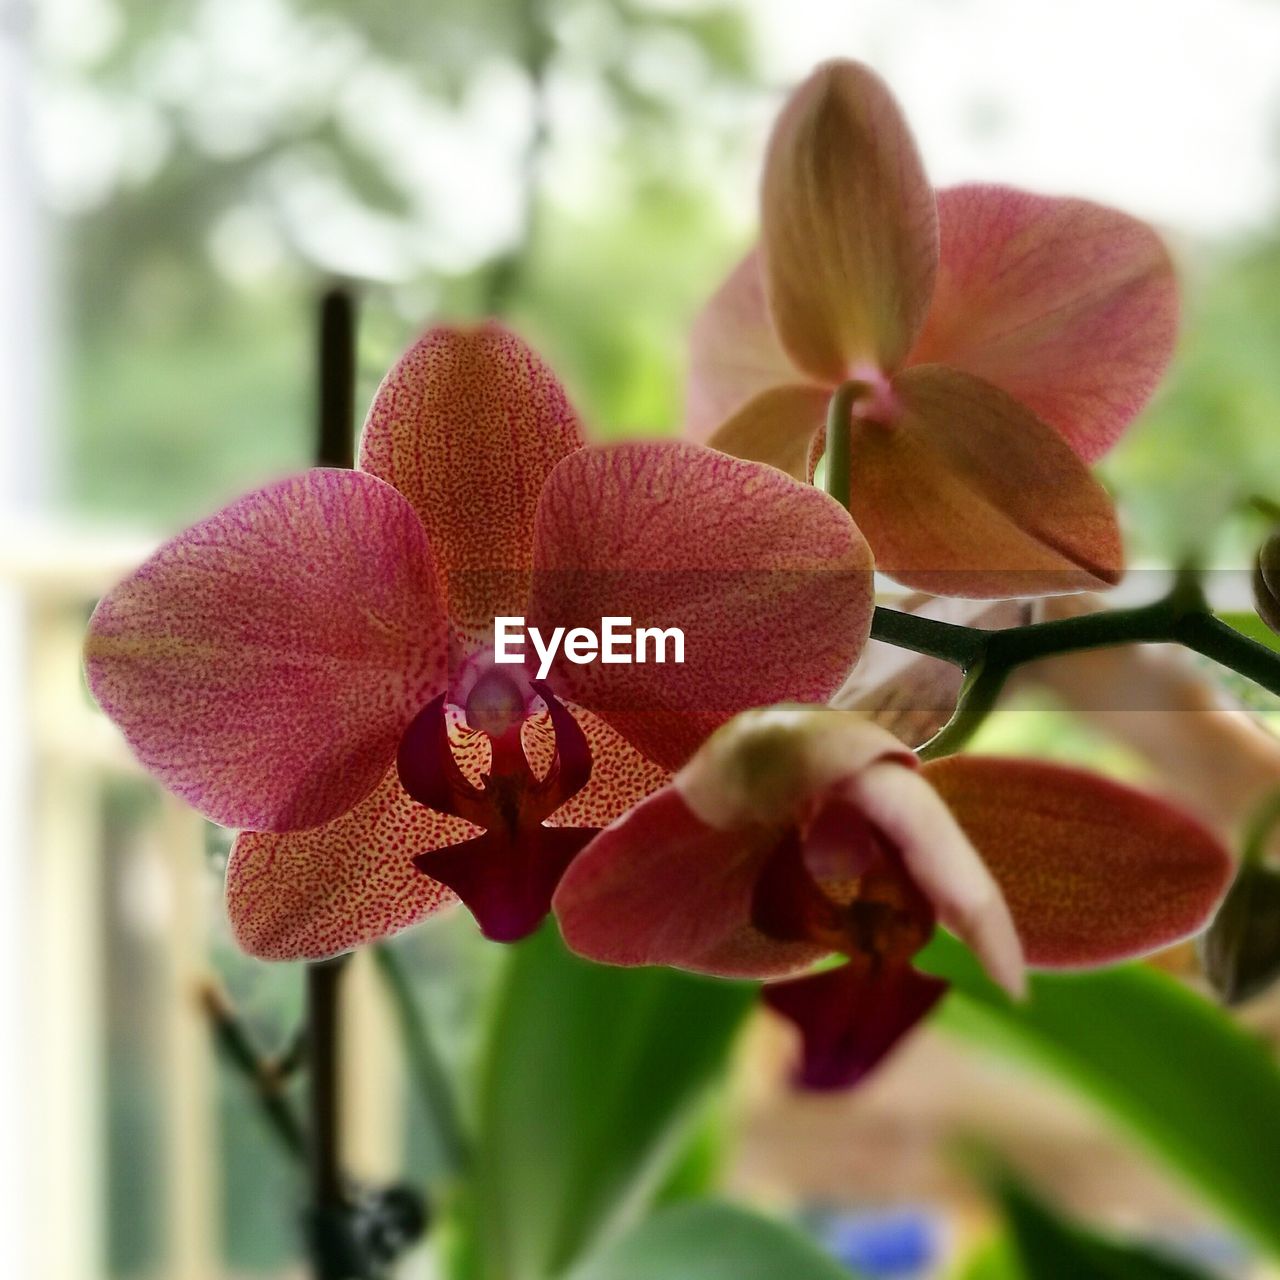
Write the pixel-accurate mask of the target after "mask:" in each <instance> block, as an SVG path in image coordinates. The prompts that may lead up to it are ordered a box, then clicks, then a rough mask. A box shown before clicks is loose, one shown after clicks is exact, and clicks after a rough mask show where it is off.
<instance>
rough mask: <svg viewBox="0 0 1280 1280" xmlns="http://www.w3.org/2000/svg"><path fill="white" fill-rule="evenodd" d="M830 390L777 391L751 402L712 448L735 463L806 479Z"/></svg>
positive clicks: (723, 429)
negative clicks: (770, 468)
mask: <svg viewBox="0 0 1280 1280" xmlns="http://www.w3.org/2000/svg"><path fill="white" fill-rule="evenodd" d="M828 399H829V397H828V394H827V392H826V391H824V390H822V389H821V388H819V387H813V386H798V385H795V384H794V383H793V384H791V385H789V386H778V387H771V388H770V389H769V390H767V391H762V392H761V393H760V394H759V395H758V396H755V397H754V398H753V399H751V400H749V401H747V403H746V404H744V405H743V406H742V408H741V409H739V410H738V412H737V413H736V414H734V415H733V417H731V418H730V419H729V420H728V421H727V422H725V423H723V424H721V426H720V427H719V429H718V430H716V431H713V432H712V433H711V438H710V439H709V440H708V441H707V443H708V444H709V445H710V446H711V447H712V448H713V449H719V450H720V451H721V452H723V453H731V454H732V455H733V456H734V457H735V458H750V459H751V460H752V461H754V462H767V463H768V464H769V465H770V466H773V467H777V468H778V470H779V471H785V472H787V473H788V474H789V475H793V476H795V478H796V479H797V480H803V479H805V478H806V475H805V468H806V465H807V462H808V457H809V445H810V442H811V441H812V440H813V434H814V432H815V431H817V430H819V429H820V428H821V427H822V424H823V422H824V421H825V420H826V414H827V400H828Z"/></svg>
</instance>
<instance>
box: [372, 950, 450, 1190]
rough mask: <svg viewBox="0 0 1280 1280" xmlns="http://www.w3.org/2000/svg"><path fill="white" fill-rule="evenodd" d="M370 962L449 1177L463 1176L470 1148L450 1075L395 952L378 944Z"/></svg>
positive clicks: (407, 976)
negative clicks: (392, 1012) (388, 1001)
mask: <svg viewBox="0 0 1280 1280" xmlns="http://www.w3.org/2000/svg"><path fill="white" fill-rule="evenodd" d="M373 959H374V962H375V963H376V965H377V967H378V974H379V976H380V977H381V978H382V980H383V982H384V983H385V985H386V988H387V994H388V995H389V996H390V998H391V1004H392V1007H393V1009H394V1010H395V1015H396V1021H397V1022H398V1023H399V1026H400V1034H401V1039H402V1041H403V1044H404V1050H405V1054H406V1056H407V1057H408V1060H409V1069H410V1072H411V1074H412V1077H413V1081H414V1084H415V1085H416V1086H417V1089H418V1094H419V1097H420V1099H421V1102H422V1107H423V1110H424V1111H425V1112H426V1115H427V1120H428V1121H429V1122H430V1124H431V1125H432V1127H433V1129H434V1132H435V1138H436V1144H437V1147H438V1148H439V1151H440V1154H441V1158H442V1160H443V1163H444V1166H445V1168H446V1169H447V1170H448V1172H449V1173H450V1174H452V1175H455V1176H457V1175H459V1174H462V1173H464V1172H465V1171H466V1169H467V1167H468V1165H469V1163H470V1159H471V1151H470V1146H469V1143H468V1142H467V1137H466V1133H465V1131H464V1130H463V1127H462V1120H461V1118H460V1116H459V1115H458V1103H457V1098H456V1097H455V1095H454V1090H453V1086H452V1084H451V1083H450V1081H449V1074H448V1072H447V1071H446V1070H445V1066H444V1063H443V1062H442V1061H441V1058H440V1054H439V1052H438V1051H437V1049H436V1046H435V1043H434V1041H433V1040H432V1038H431V1034H430V1032H429V1031H428V1029H427V1024H426V1021H425V1019H424V1018H423V1017H422V1013H421V1011H420V1010H419V1008H418V1002H417V1000H416V999H415V998H414V994H413V985H412V983H411V982H410V981H409V975H408V974H407V973H406V972H405V968H404V965H403V963H402V962H401V959H400V956H399V955H398V954H397V952H396V950H395V948H394V947H393V946H391V945H389V944H387V943H384V942H382V943H378V944H377V945H376V946H375V947H374V948H373Z"/></svg>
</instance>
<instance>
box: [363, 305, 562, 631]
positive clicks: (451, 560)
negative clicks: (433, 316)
mask: <svg viewBox="0 0 1280 1280" xmlns="http://www.w3.org/2000/svg"><path fill="white" fill-rule="evenodd" d="M582 443H583V436H582V428H581V427H580V425H579V423H578V418H577V416H576V414H575V413H574V411H573V408H572V406H571V405H570V404H569V401H568V399H567V398H566V397H565V393H564V390H563V389H562V388H561V386H560V384H559V382H557V381H556V377H555V375H554V374H553V373H552V372H551V370H550V369H549V368H547V366H546V365H545V364H544V363H543V362H542V361H541V360H540V359H539V357H538V356H537V355H536V354H535V353H534V352H533V351H532V350H530V348H529V347H527V346H526V345H525V344H524V343H523V342H522V341H521V340H520V339H519V338H517V337H516V336H515V335H514V334H512V333H510V332H508V331H507V330H506V329H503V328H502V327H500V326H499V325H496V324H486V325H483V326H481V327H479V328H477V329H470V330H464V329H452V328H439V329H432V330H430V331H429V332H428V333H426V334H425V335H424V336H423V337H422V338H420V339H419V340H418V341H417V342H416V343H415V344H414V345H413V346H412V347H410V348H409V350H408V351H407V352H406V353H405V355H404V356H403V357H401V359H400V362H399V363H398V364H397V365H396V366H395V368H394V369H392V370H391V372H390V373H389V374H388V375H387V377H386V379H385V380H384V382H383V383H382V386H381V387H379V389H378V394H377V396H376V397H375V399H374V402H373V407H372V408H371V409H370V411H369V418H368V421H367V422H366V423H365V428H364V435H363V437H362V439H361V442H360V466H361V468H362V469H363V470H365V471H368V472H370V473H371V474H372V475H376V476H379V477H381V478H382V479H383V480H386V481H387V482H388V483H389V484H392V485H394V486H395V487H396V488H397V489H399V490H400V492H401V493H403V494H404V495H405V497H406V498H408V499H409V501H410V502H412V503H413V505H414V507H415V509H416V510H417V512H418V515H419V516H420V517H421V519H422V523H423V525H424V526H425V528H426V530H427V533H428V535H429V537H430V539H431V547H432V550H433V551H434V553H435V556H436V564H437V568H438V570H439V573H440V576H441V579H442V581H443V585H444V589H445V592H446V596H447V599H448V604H449V615H450V617H451V618H452V620H453V621H454V624H455V626H456V627H457V628H458V630H459V631H460V632H462V633H463V634H465V635H466V636H468V637H469V638H471V639H473V640H478V641H489V640H491V639H492V636H491V629H492V621H493V618H494V617H495V616H498V615H504V614H505V615H511V614H519V613H521V612H522V610H523V606H524V601H525V597H526V594H527V592H528V574H529V569H530V567H531V565H532V559H533V523H534V513H535V511H536V509H537V504H538V494H539V492H540V491H541V489H542V483H543V481H544V480H545V479H546V477H547V475H548V474H549V473H550V471H551V469H552V468H553V467H554V466H555V465H556V463H557V462H559V461H560V460H561V458H563V457H565V455H566V454H569V453H572V452H573V451H574V450H575V449H578V448H580V447H581V445H582Z"/></svg>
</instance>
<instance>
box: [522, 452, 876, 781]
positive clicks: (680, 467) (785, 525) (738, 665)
mask: <svg viewBox="0 0 1280 1280" xmlns="http://www.w3.org/2000/svg"><path fill="white" fill-rule="evenodd" d="M536 563H537V570H536V574H535V581H534V590H533V596H532V599H531V603H530V608H529V620H530V622H531V624H533V625H535V626H538V627H539V628H540V629H542V630H543V631H544V633H545V632H546V631H547V630H548V629H549V628H550V627H552V626H563V627H566V628H573V627H577V626H582V627H587V628H590V629H592V630H598V629H599V628H600V626H601V619H602V618H603V617H606V616H613V617H623V618H631V619H632V625H633V626H635V627H657V628H679V629H681V630H682V631H683V633H684V662H683V663H675V662H674V661H672V658H673V657H674V652H675V650H674V640H669V641H668V653H667V661H666V662H665V663H663V664H659V663H657V662H655V661H653V660H652V658H653V657H654V648H655V647H656V646H653V645H651V646H650V648H649V658H650V661H648V662H646V663H643V664H641V663H635V662H633V663H630V664H608V663H604V662H599V661H596V662H592V663H590V664H588V665H575V664H573V663H571V662H569V661H567V660H566V659H565V657H564V656H562V657H561V659H560V661H559V662H558V663H557V665H556V667H555V670H554V676H553V683H554V685H555V687H556V689H557V691H558V692H559V693H561V695H562V696H564V697H566V698H568V699H570V700H572V701H573V702H576V703H579V704H580V705H582V706H585V707H588V708H589V709H590V710H592V711H594V712H596V713H597V714H599V715H600V716H602V717H603V718H604V719H605V720H607V721H609V722H610V723H611V724H612V725H613V726H614V728H616V729H617V730H618V731H619V732H620V733H622V735H623V736H624V737H625V738H627V739H628V740H629V741H630V742H631V743H632V744H633V745H634V746H635V747H637V748H638V749H639V750H640V751H641V752H642V753H643V754H644V755H645V756H647V757H648V758H649V759H650V760H653V761H655V762H656V763H658V764H660V765H663V766H665V767H668V768H675V767H677V766H678V765H679V764H681V763H682V762H683V761H684V760H685V759H687V757H688V756H689V754H690V753H691V752H692V751H693V750H694V748H695V747H696V746H697V745H698V744H699V743H700V742H701V741H702V740H703V738H705V737H706V735H707V734H708V733H709V732H710V731H711V730H712V729H714V728H715V727H716V726H717V725H719V724H721V723H723V722H724V721H725V720H727V719H729V717H730V716H732V715H733V714H735V713H736V712H738V711H741V710H744V709H745V708H747V707H751V706H757V705H760V704H764V703H771V702H777V701H780V700H783V699H797V700H805V701H813V702H823V701H825V700H826V699H827V698H828V697H830V695H831V694H832V693H834V692H835V690H836V689H837V688H838V687H839V686H840V684H841V682H842V681H843V679H844V677H845V675H846V674H847V673H848V671H849V669H850V668H851V667H852V666H853V664H854V662H856V661H857V657H858V654H859V653H860V652H861V650H862V646H863V644H864V643H865V641H866V637H867V632H868V630H869V628H870V623H871V611H872V604H873V602H872V581H871V561H870V555H869V553H868V551H867V547H866V544H865V542H864V541H863V539H862V535H861V534H860V533H859V532H858V530H857V528H856V527H855V526H854V524H853V522H852V521H851V520H850V519H849V518H848V515H847V513H846V512H845V511H843V510H842V509H841V508H840V507H839V505H838V504H836V503H835V502H833V501H832V500H831V499H830V498H829V497H827V495H826V494H824V493H820V492H818V491H817V490H815V489H813V488H812V487H810V486H809V485H805V484H801V483H798V482H797V481H795V480H792V479H790V478H789V477H787V476H784V475H782V474H781V473H780V472H778V471H775V470H774V469H773V468H771V467H764V466H760V465H758V464H754V463H748V462H742V461H739V460H738V459H736V458H730V457H728V456H727V455H725V454H722V453H716V452H715V451H714V450H711V449H706V448H703V447H701V446H699V445H695V444H690V443H687V442H681V441H663V442H660V443H654V444H640V443H632V444H621V445H615V446H611V447H608V448H592V449H586V450H582V451H581V452H579V453H576V454H574V455H572V456H571V457H569V458H566V459H565V460H564V461H563V462H562V463H561V464H560V465H559V466H558V467H557V468H556V470H555V471H554V472H553V473H552V475H551V476H550V478H549V479H548V481H547V485H546V489H545V491H544V493H543V498H542V503H541V505H540V507H539V509H538V528H537V561H536Z"/></svg>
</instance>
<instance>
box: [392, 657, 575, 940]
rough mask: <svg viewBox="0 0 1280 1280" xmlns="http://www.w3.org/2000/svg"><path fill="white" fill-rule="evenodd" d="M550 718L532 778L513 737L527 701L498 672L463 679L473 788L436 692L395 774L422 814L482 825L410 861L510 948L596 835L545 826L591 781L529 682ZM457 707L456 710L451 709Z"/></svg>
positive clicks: (569, 722) (559, 717)
mask: <svg viewBox="0 0 1280 1280" xmlns="http://www.w3.org/2000/svg"><path fill="white" fill-rule="evenodd" d="M528 690H529V694H530V699H531V700H537V699H540V700H541V701H542V703H543V704H544V705H545V707H546V709H547V713H548V715H549V716H550V718H551V724H552V729H553V732H554V734H555V755H554V757H553V759H552V762H551V766H550V768H549V769H548V771H547V773H546V774H545V775H544V776H543V777H541V778H539V777H538V776H537V775H536V774H535V773H534V771H533V769H532V767H531V766H530V764H529V760H528V758H527V756H526V755H525V752H524V748H523V745H522V743H521V737H520V730H521V727H522V726H523V724H524V721H525V719H526V718H527V715H528V713H529V711H530V710H531V708H532V701H527V700H526V698H525V693H524V689H523V687H522V685H521V684H520V683H518V682H517V681H516V680H515V679H513V678H512V677H511V676H509V675H507V674H506V673H505V672H501V671H496V670H492V669H490V670H486V671H481V672H480V673H479V674H478V675H477V676H476V678H475V679H474V680H473V681H472V682H470V689H469V691H468V692H467V695H466V701H465V712H466V718H467V724H468V726H469V727H470V728H471V729H472V730H474V731H475V732H479V733H483V734H485V735H486V736H487V737H488V738H489V742H490V747H491V750H492V754H491V759H490V764H489V771H488V772H487V773H486V774H484V775H483V776H482V777H481V779H480V783H479V785H477V784H476V783H474V782H472V781H471V779H469V778H468V777H467V776H466V775H465V774H464V773H463V771H462V768H461V767H460V765H459V764H458V761H457V758H456V756H455V755H454V751H453V745H452V742H451V739H450V733H449V721H448V715H447V707H446V704H447V703H448V702H450V701H452V697H451V695H448V694H441V695H440V696H439V697H437V698H435V699H434V700H433V701H432V702H430V703H428V705H427V706H426V707H425V708H424V709H423V710H422V711H421V712H420V713H419V714H418V716H417V717H416V718H415V719H414V721H413V723H412V724H410V726H409V728H408V729H407V730H406V731H405V734H404V737H403V739H402V740H401V743H400V751H399V754H398V757H397V767H398V770H399V774H400V780H401V783H402V785H403V786H404V789H405V790H406V791H407V792H408V793H409V795H410V796H411V797H412V798H413V799H415V800H417V801H418V802H419V803H420V804H424V805H426V806H428V807H429V808H432V809H436V810H438V811H439V812H442V813H447V814H453V815H455V816H457V817H461V818H464V819H466V820H467V821H468V822H471V823H473V824H475V825H476V826H478V827H482V828H483V833H482V834H480V835H478V836H476V837H475V838H473V839H471V840H467V841H464V842H463V843H461V844H455V845H451V846H449V847H447V848H444V849H437V850H432V851H428V852H425V853H420V854H418V855H417V856H416V857H415V858H414V859H413V864H414V866H415V867H416V868H417V869H418V870H419V871H421V872H423V873H424V874H426V875H429V876H430V877H431V878H432V879H434V880H438V881H439V882H440V883H442V884H445V885H447V886H448V887H449V888H450V889H452V890H453V891H454V892H455V893H456V894H457V895H458V897H460V898H461V899H462V901H463V902H464V903H466V905H467V907H468V908H469V909H470V910H471V912H472V914H473V915H474V916H475V917H476V920H477V921H478V923H479V924H480V927H481V930H482V932H483V933H484V934H485V936H486V937H488V938H491V939H493V940H495V941H500V942H514V941H516V940H518V939H520V938H523V937H526V936H527V935H528V934H530V933H532V932H533V930H534V929H536V928H537V927H538V925H539V924H540V923H541V921H542V919H543V917H545V916H546V914H547V912H548V911H549V910H550V907H551V898H552V895H553V894H554V893H555V890H556V887H557V886H558V884H559V883H560V879H561V877H562V876H563V875H564V872H565V870H566V868H567V867H568V865H569V863H570V862H571V861H572V860H573V858H574V857H576V856H577V854H578V852H579V851H580V850H581V849H582V847H583V846H584V845H585V844H586V843H587V841H588V840H589V839H590V838H591V836H593V835H594V834H595V831H594V829H593V828H591V829H589V828H577V827H548V826H545V825H544V822H545V820H546V819H547V818H549V817H551V815H552V814H553V813H555V811H556V810H557V809H559V808H560V807H561V806H562V805H563V804H564V803H565V802H566V801H567V800H569V799H571V798H572V797H573V796H574V795H576V794H577V793H578V792H579V791H581V790H582V788H583V787H585V786H586V784H587V782H588V781H589V780H590V777H591V763H592V762H591V748H590V746H589V744H588V742H587V739H586V735H585V734H584V733H583V732H582V729H581V727H580V726H579V725H578V722H577V721H576V720H575V719H574V717H573V714H572V713H571V712H570V711H569V710H568V709H567V708H566V707H565V706H564V704H563V703H562V702H560V700H559V699H558V698H557V697H556V696H555V694H554V693H553V692H552V691H551V689H550V687H549V686H548V685H546V684H544V683H543V682H541V681H534V682H529V684H528ZM455 705H456V704H455Z"/></svg>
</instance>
